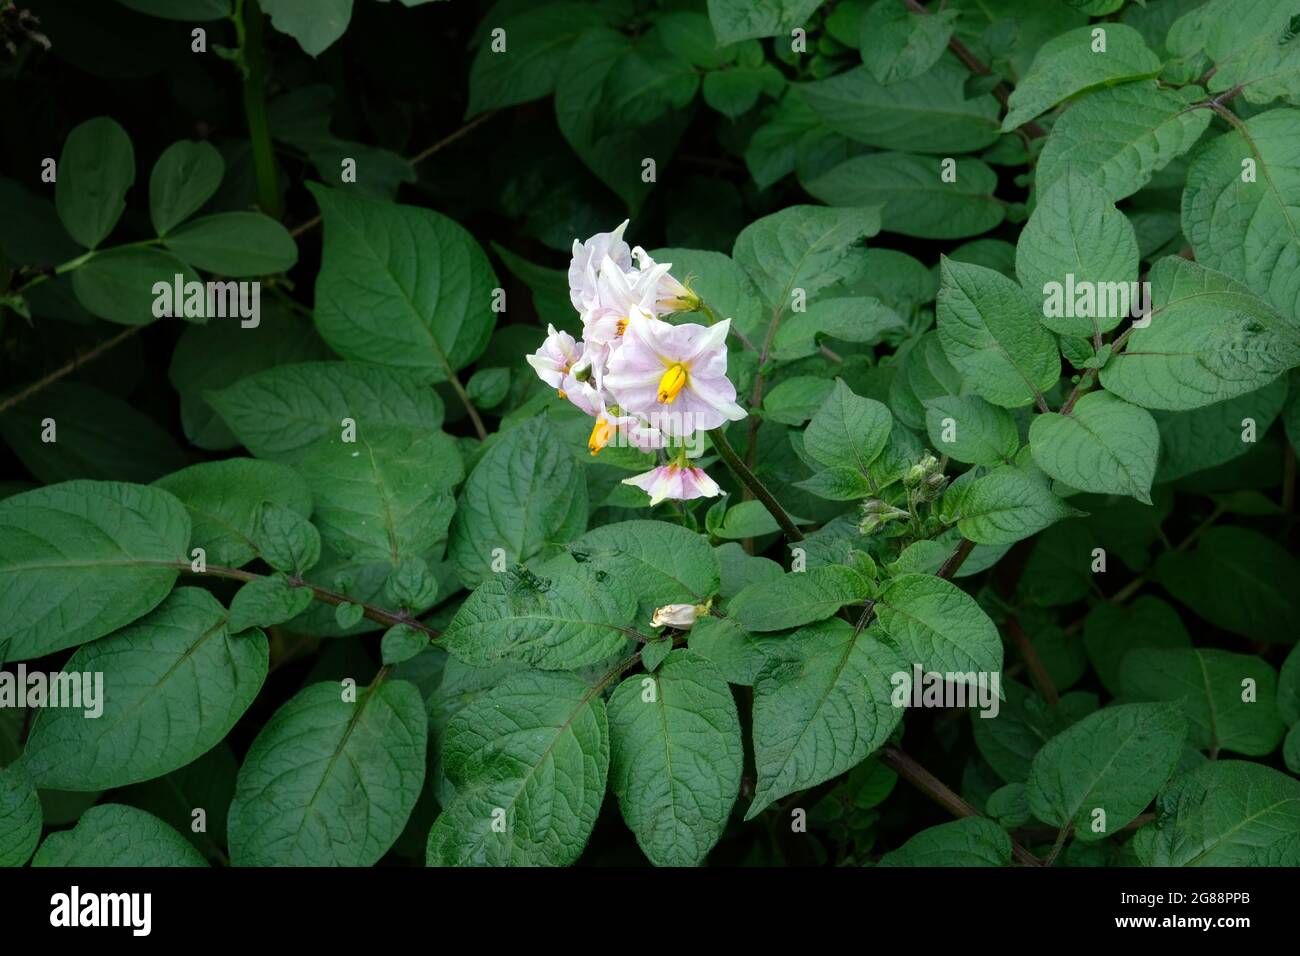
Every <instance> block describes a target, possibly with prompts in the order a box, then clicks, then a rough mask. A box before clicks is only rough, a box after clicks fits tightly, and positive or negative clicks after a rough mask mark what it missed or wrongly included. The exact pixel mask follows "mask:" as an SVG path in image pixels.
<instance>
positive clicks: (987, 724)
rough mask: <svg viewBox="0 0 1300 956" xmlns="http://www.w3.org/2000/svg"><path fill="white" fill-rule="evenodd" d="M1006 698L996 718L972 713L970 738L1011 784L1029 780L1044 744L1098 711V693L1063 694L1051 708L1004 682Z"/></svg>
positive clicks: (1036, 696)
mask: <svg viewBox="0 0 1300 956" xmlns="http://www.w3.org/2000/svg"><path fill="white" fill-rule="evenodd" d="M1002 692H1003V694H1004V695H1005V698H1006V699H1005V700H1003V701H1002V702H1001V703H1000V705H999V707H998V713H997V714H996V715H987V716H986V712H985V711H982V710H979V711H977V710H972V711H971V721H970V724H971V735H972V736H973V737H974V739H975V746H976V747H977V748H978V750H979V753H980V756H981V757H983V758H984V759H985V760H986V761H987V762H988V764H989V766H990V767H992V768H993V771H994V772H995V773H996V774H997V775H998V776H999V777H1001V778H1002V779H1003V780H1005V781H1007V782H1008V783H1023V782H1024V781H1025V780H1027V779H1028V778H1029V771H1030V767H1031V766H1032V763H1033V759H1034V756H1035V755H1036V754H1037V753H1038V751H1039V750H1041V749H1042V747H1043V744H1045V743H1047V741H1048V740H1051V739H1052V738H1053V737H1054V736H1055V735H1057V734H1059V733H1061V731H1063V730H1065V729H1066V728H1067V727H1069V726H1070V725H1071V724H1073V723H1074V722H1075V721H1077V720H1080V719H1081V718H1083V717H1085V716H1087V715H1088V714H1090V713H1092V712H1093V711H1095V710H1096V709H1097V697H1096V695H1095V694H1084V693H1078V692H1073V693H1068V694H1062V695H1061V700H1060V703H1059V705H1058V706H1056V707H1051V706H1049V705H1048V703H1047V702H1046V701H1045V700H1043V698H1041V697H1039V696H1038V695H1037V694H1034V693H1032V692H1031V691H1029V690H1027V689H1026V688H1025V687H1024V686H1023V685H1021V684H1018V683H1016V682H1015V681H1014V680H1004V681H1003V682H1002Z"/></svg>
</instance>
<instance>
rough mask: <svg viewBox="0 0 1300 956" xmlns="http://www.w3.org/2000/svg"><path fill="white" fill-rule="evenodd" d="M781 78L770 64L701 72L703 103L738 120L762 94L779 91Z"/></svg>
mask: <svg viewBox="0 0 1300 956" xmlns="http://www.w3.org/2000/svg"><path fill="white" fill-rule="evenodd" d="M784 86H785V77H784V76H783V75H782V74H781V72H780V71H779V70H777V68H776V67H774V66H773V65H772V64H770V63H764V64H763V65H762V66H760V67H747V66H738V67H736V66H733V67H731V68H729V69H725V70H714V71H712V72H710V73H706V74H704V81H703V82H702V83H701V92H702V94H703V96H704V102H705V103H708V104H709V106H711V107H712V108H713V109H715V110H717V111H718V112H719V113H721V114H722V115H723V116H726V117H727V118H728V119H732V120H735V119H739V118H740V117H741V116H743V115H744V114H746V113H748V112H749V111H750V110H752V109H753V108H754V106H755V105H757V103H758V98H759V97H760V96H761V95H762V94H763V93H768V94H771V95H775V94H779V93H780V92H781V89H782V87H784Z"/></svg>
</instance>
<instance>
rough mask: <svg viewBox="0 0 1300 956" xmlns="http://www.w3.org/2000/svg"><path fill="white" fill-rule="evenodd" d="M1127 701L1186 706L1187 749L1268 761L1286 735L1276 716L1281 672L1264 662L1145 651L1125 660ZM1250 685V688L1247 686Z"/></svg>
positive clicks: (1201, 651)
mask: <svg viewBox="0 0 1300 956" xmlns="http://www.w3.org/2000/svg"><path fill="white" fill-rule="evenodd" d="M1120 683H1121V685H1122V687H1123V689H1124V696H1125V698H1126V699H1128V700H1167V701H1175V702H1178V701H1181V703H1182V707H1183V714H1184V716H1186V717H1187V722H1188V726H1189V728H1190V739H1189V740H1188V743H1189V744H1190V745H1191V746H1193V747H1196V748H1197V749H1199V750H1208V751H1209V752H1210V755H1211V757H1217V755H1218V753H1219V752H1220V751H1222V750H1231V751H1234V752H1235V753H1239V754H1246V755H1247V756H1251V757H1264V756H1267V755H1268V754H1271V753H1272V752H1273V751H1274V750H1276V749H1277V745H1278V744H1280V743H1281V742H1282V735H1283V734H1284V733H1285V732H1286V727H1285V725H1283V723H1282V720H1281V718H1279V717H1278V716H1277V672H1276V671H1274V670H1273V668H1272V667H1270V666H1269V665H1268V664H1267V663H1266V662H1265V661H1263V660H1262V659H1260V658H1258V657H1255V656H1252V655H1249V654H1233V653H1231V652H1229V651H1221V650H1218V649H1217V648H1192V647H1175V648H1153V647H1148V648H1141V649H1138V650H1134V651H1132V652H1131V653H1129V654H1128V655H1127V656H1126V657H1125V658H1124V663H1123V666H1122V668H1121V671H1120ZM1247 684H1249V686H1247Z"/></svg>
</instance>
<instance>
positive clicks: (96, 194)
mask: <svg viewBox="0 0 1300 956" xmlns="http://www.w3.org/2000/svg"><path fill="white" fill-rule="evenodd" d="M58 173H59V175H58V182H57V183H56V184H55V187H54V205H55V208H57V209H58V211H59V220H60V221H61V222H62V223H63V227H64V228H65V229H67V230H68V233H69V234H70V235H71V236H72V238H73V239H76V240H77V242H79V243H80V244H81V245H83V246H85V247H86V248H87V249H94V248H95V247H96V246H98V245H99V244H100V243H101V242H103V241H104V240H105V239H106V238H107V237H108V234H109V233H110V232H112V231H113V227H114V226H115V225H117V221H118V219H120V218H121V217H122V212H123V211H124V210H125V209H126V199H125V196H126V191H127V190H128V189H130V188H131V184H132V183H134V182H135V151H134V150H133V149H132V148H131V137H130V136H128V135H127V134H126V130H124V129H122V127H121V126H119V125H118V123H117V121H116V120H113V119H109V118H108V117H107V116H97V117H96V118H95V119H90V120H86V121H85V122H84V123H82V124H81V125H79V126H77V127H76V128H75V129H74V130H73V131H72V132H71V133H69V134H68V138H67V140H65V141H64V143H63V154H62V155H61V156H60V157H59V164H58Z"/></svg>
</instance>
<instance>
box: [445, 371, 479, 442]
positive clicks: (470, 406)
mask: <svg viewBox="0 0 1300 956" xmlns="http://www.w3.org/2000/svg"><path fill="white" fill-rule="evenodd" d="M447 384H448V385H450V386H451V390H452V391H453V392H455V393H456V397H457V398H459V399H460V403H461V404H462V405H464V406H465V411H466V412H467V413H468V414H469V420H470V422H471V423H472V424H473V425H474V432H475V434H477V435H478V440H479V441H487V437H488V436H487V429H486V428H484V427H483V419H482V418H480V417H479V414H478V409H477V408H475V407H474V402H473V400H472V399H471V398H470V397H469V392H467V391H465V386H464V385H462V384H460V379H459V378H458V377H457V375H456V373H455V372H453V371H451V369H448V370H447Z"/></svg>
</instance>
